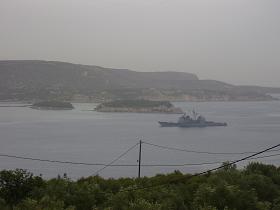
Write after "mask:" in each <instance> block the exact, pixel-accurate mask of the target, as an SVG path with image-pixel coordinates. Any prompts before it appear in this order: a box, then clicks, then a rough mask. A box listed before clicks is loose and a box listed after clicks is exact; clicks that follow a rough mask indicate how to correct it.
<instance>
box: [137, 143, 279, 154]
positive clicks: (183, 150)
mask: <svg viewBox="0 0 280 210" xmlns="http://www.w3.org/2000/svg"><path fill="white" fill-rule="evenodd" d="M142 143H143V144H147V145H150V146H154V147H158V148H161V149H167V150H174V151H180V152H188V153H198V154H210V155H245V154H254V153H255V152H206V151H196V150H187V149H181V148H176V147H169V146H163V145H158V144H153V143H150V142H146V141H142ZM279 150H280V149H278V150H271V151H270V152H276V151H279Z"/></svg>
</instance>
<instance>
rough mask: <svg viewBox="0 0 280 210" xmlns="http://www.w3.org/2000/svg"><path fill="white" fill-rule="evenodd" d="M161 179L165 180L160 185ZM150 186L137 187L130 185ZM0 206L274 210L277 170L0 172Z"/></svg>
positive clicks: (279, 192)
mask: <svg viewBox="0 0 280 210" xmlns="http://www.w3.org/2000/svg"><path fill="white" fill-rule="evenodd" d="M163 183H165V184H163ZM147 186H155V187H151V188H147V189H141V190H131V191H129V189H134V188H136V187H147ZM0 209H1V210H11V209H12V210H169V209H170V210H280V168H277V167H276V166H273V165H264V164H261V163H250V164H249V165H247V166H246V167H245V168H244V169H242V170H238V169H236V166H230V167H225V168H223V169H220V170H218V171H216V172H212V173H209V174H206V175H203V176H195V177H192V178H190V175H188V174H186V175H184V174H182V173H180V172H179V171H175V172H174V173H171V174H168V175H157V176H154V177H151V178H147V177H144V178H141V179H134V178H119V179H103V178H101V177H99V176H94V177H88V178H81V179H79V180H77V181H73V180H70V179H69V178H67V176H66V175H65V176H63V177H57V178H54V179H50V180H44V179H42V178H41V177H39V176H34V175H32V174H31V173H29V172H27V171H25V170H20V169H18V170H12V171H10V170H3V171H1V172H0Z"/></svg>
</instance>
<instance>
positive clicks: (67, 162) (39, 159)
mask: <svg viewBox="0 0 280 210" xmlns="http://www.w3.org/2000/svg"><path fill="white" fill-rule="evenodd" d="M0 157H9V158H16V159H23V160H35V161H40V162H49V163H62V164H71V165H89V166H104V165H105V164H102V163H84V162H72V161H60V160H50V159H41V158H32V157H24V156H17V155H7V154H0Z"/></svg>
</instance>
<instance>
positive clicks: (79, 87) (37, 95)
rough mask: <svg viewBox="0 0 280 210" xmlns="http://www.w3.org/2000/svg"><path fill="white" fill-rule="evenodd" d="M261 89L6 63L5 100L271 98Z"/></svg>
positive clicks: (1, 78)
mask: <svg viewBox="0 0 280 210" xmlns="http://www.w3.org/2000/svg"><path fill="white" fill-rule="evenodd" d="M265 94H266V93H265V91H263V90H262V91H258V90H257V87H254V88H250V87H243V88H240V87H238V86H233V85H230V84H226V83H223V82H219V81H212V80H199V79H198V77H197V76H196V75H194V74H190V73H184V72H136V71H131V70H127V69H111V68H103V67H99V66H88V65H79V64H71V63H65V62H55V61H32V60H30V61H29V60H26V61H17V60H11V61H0V100H42V99H43V100H45V99H48V100H49V99H63V100H70V101H71V100H72V101H75V100H77V101H89V100H91V101H104V100H111V99H135V98H143V99H145V98H146V99H151V100H170V99H171V100H199V101H205V100H271V99H272V98H271V97H270V96H267V95H265Z"/></svg>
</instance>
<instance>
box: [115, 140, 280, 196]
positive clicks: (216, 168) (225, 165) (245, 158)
mask: <svg viewBox="0 0 280 210" xmlns="http://www.w3.org/2000/svg"><path fill="white" fill-rule="evenodd" d="M279 146H280V144H277V145H275V146H272V147H269V148H267V149H264V150H262V151H259V152H256V153H254V154H251V155H249V156H246V157H243V158H240V159H237V160H234V161H232V162H230V163H225V164H223V165H221V166H219V167H215V168H212V169H209V170H206V171H202V172H200V173H196V174H193V175H190V176H188V177H179V178H178V179H177V180H172V181H168V182H165V183H160V184H155V185H150V186H144V187H135V188H130V189H124V190H120V191H119V192H131V191H137V190H145V189H150V188H154V187H159V186H164V185H168V184H170V183H176V182H180V181H183V180H184V179H186V178H188V180H189V179H191V178H193V177H197V176H201V175H204V174H209V173H211V172H213V171H217V170H219V169H222V168H226V167H229V166H232V165H235V164H236V163H239V162H242V161H244V160H247V159H250V158H253V157H255V156H258V155H260V154H262V153H265V152H268V151H271V150H273V149H274V148H277V147H279Z"/></svg>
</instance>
